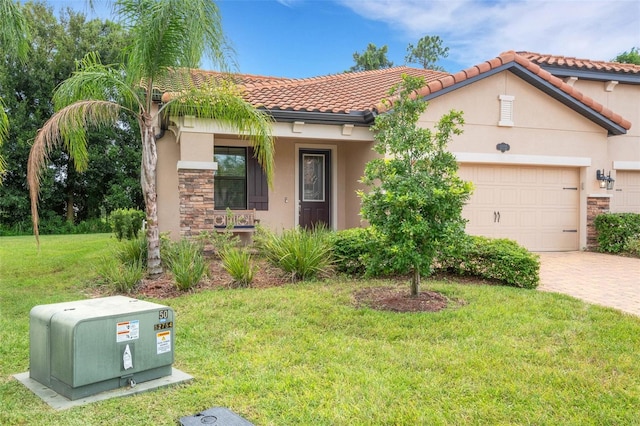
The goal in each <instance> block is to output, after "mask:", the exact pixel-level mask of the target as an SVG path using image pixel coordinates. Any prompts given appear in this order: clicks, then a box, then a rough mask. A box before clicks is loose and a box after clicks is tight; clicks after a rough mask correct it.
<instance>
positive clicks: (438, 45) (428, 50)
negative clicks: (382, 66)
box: [405, 35, 449, 71]
mask: <svg viewBox="0 0 640 426" xmlns="http://www.w3.org/2000/svg"><path fill="white" fill-rule="evenodd" d="M447 56H449V48H448V47H442V39H441V38H440V37H439V36H428V35H427V36H424V37H422V38H421V39H420V40H418V44H417V45H416V46H414V45H413V44H411V43H409V46H408V47H407V56H406V57H405V62H406V63H408V64H420V65H422V68H424V69H430V70H434V71H445V69H444V68H442V67H441V66H439V65H436V64H437V62H438V60H440V59H441V58H446V57H447Z"/></svg>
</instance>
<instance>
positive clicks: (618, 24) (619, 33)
mask: <svg viewBox="0 0 640 426" xmlns="http://www.w3.org/2000/svg"><path fill="white" fill-rule="evenodd" d="M336 1H337V2H338V3H340V4H342V5H343V6H346V7H348V8H349V9H351V10H352V11H353V12H355V13H357V14H359V15H361V16H363V17H364V18H366V19H370V20H373V21H379V22H383V23H385V24H387V25H388V26H389V28H391V29H392V31H394V32H396V33H398V34H402V36H403V37H404V38H406V40H407V42H415V41H417V40H418V39H419V38H420V37H422V36H424V35H439V36H440V37H441V38H442V39H443V40H444V45H446V46H449V48H450V52H449V59H450V60H452V61H455V62H458V63H461V64H467V65H472V64H475V63H478V62H482V61H484V60H487V59H490V58H492V57H494V56H496V55H498V54H500V53H501V52H503V51H506V50H512V49H513V50H528V51H533V52H539V53H549V54H555V55H563V56H575V57H580V58H588V59H593V60H610V59H612V58H613V57H615V56H616V55H618V54H619V53H621V52H623V51H628V50H629V49H631V48H632V47H634V46H640V2H639V1H637V0H580V1H577V0H550V1H549V0H521V1H507V0H503V1H495V0H494V1H487V0H447V1H427V0H368V1H362V0H336Z"/></svg>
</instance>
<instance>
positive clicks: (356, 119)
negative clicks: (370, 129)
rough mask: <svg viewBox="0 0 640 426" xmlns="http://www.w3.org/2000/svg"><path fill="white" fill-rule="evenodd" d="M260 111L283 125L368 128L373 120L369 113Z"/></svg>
mask: <svg viewBox="0 0 640 426" xmlns="http://www.w3.org/2000/svg"><path fill="white" fill-rule="evenodd" d="M260 109H261V110H263V111H265V112H266V113H267V114H269V115H271V116H272V117H273V118H274V120H276V121H278V122H285V123H288V122H294V121H304V122H305V123H314V124H353V125H359V126H368V125H370V124H371V123H373V121H374V119H375V117H374V115H373V113H372V112H371V111H354V112H350V113H348V114H346V113H336V112H318V111H288V110H269V109H264V108H260Z"/></svg>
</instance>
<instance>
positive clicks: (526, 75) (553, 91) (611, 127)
mask: <svg viewBox="0 0 640 426" xmlns="http://www.w3.org/2000/svg"><path fill="white" fill-rule="evenodd" d="M505 70H508V71H511V72H512V73H514V74H515V75H517V76H518V77H520V78H522V79H523V80H524V81H526V82H527V83H529V84H531V85H532V86H534V87H536V88H538V89H539V90H542V91H543V92H544V93H546V94H547V95H549V96H551V97H552V98H554V99H555V100H557V101H559V102H560V103H562V104H564V105H566V106H568V107H569V108H571V109H573V110H574V111H576V112H577V113H578V114H580V115H582V116H584V117H586V118H587V119H589V120H591V121H593V122H594V123H596V124H598V125H599V126H601V127H603V128H604V129H606V130H607V132H608V133H609V135H623V134H625V133H627V131H626V130H625V129H624V127H622V126H620V125H618V124H616V123H614V122H613V121H611V120H609V119H608V118H607V117H605V116H603V115H602V114H600V113H598V112H597V111H594V110H593V109H591V108H589V107H587V106H586V105H585V104H583V103H582V102H580V101H578V100H577V99H575V98H574V97H572V96H569V95H568V94H567V93H565V92H563V91H562V90H560V89H558V88H557V87H556V86H554V85H552V84H551V83H549V82H548V81H546V80H544V79H543V78H541V77H539V76H537V75H535V74H533V73H532V72H531V71H529V70H528V69H526V68H525V67H523V66H522V65H520V64H518V63H515V62H509V63H507V64H504V65H501V66H499V67H497V68H494V69H491V70H489V71H487V72H485V73H483V74H479V75H477V76H475V77H472V78H469V79H467V80H464V81H461V82H460V83H456V84H454V85H451V86H449V87H447V88H444V89H442V90H438V91H437V92H434V93H431V94H429V95H427V96H425V97H424V98H423V99H424V100H425V101H429V100H431V99H434V98H437V97H439V96H442V95H445V94H447V93H449V92H452V91H454V90H457V89H460V88H461V87H465V86H468V85H469V84H473V83H474V82H476V81H478V80H482V79H484V78H487V77H490V76H492V75H495V74H498V73H500V72H502V71H505Z"/></svg>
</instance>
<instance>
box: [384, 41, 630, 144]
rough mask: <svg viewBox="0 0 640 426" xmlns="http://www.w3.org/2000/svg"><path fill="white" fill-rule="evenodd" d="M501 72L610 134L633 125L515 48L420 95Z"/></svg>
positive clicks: (433, 94) (430, 96) (436, 93)
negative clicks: (527, 84)
mask: <svg viewBox="0 0 640 426" xmlns="http://www.w3.org/2000/svg"><path fill="white" fill-rule="evenodd" d="M502 71H510V72H512V73H514V74H515V75H517V76H518V77H520V78H522V79H523V80H525V81H526V82H528V83H529V84H531V85H532V86H534V87H536V88H538V89H540V90H541V91H543V92H544V93H546V94H548V95H549V96H551V97H552V98H554V99H556V100H557V101H559V102H561V103H562V104H564V105H566V106H568V107H569V108H571V109H573V110H575V111H576V112H578V113H579V114H581V115H583V116H584V117H586V118H588V119H589V120H591V121H593V122H594V123H596V124H598V125H600V126H602V127H603V128H605V129H607V131H608V132H609V134H610V135H620V134H624V133H626V131H627V130H629V129H630V128H631V122H629V121H628V120H625V119H624V118H623V117H622V116H620V115H619V114H616V113H614V112H613V111H611V110H610V109H608V108H606V107H605V106H604V105H602V104H600V103H598V102H596V101H595V100H593V99H592V98H590V97H588V96H586V95H584V94H582V93H581V92H580V91H578V90H576V89H575V88H573V87H572V86H570V85H568V84H566V83H565V82H564V81H562V80H561V79H560V78H558V77H556V76H554V75H552V74H551V73H550V72H549V71H546V70H544V69H542V68H541V67H540V66H539V65H537V64H535V63H533V62H532V61H530V60H529V59H527V58H525V57H524V56H521V55H519V54H518V53H516V52H514V51H508V52H504V53H502V54H500V56H498V57H497V58H494V59H491V60H490V61H486V62H483V63H481V64H478V65H475V66H473V67H471V68H467V69H466V70H463V71H460V72H458V73H456V74H451V75H448V76H446V77H444V78H441V79H438V80H436V81H432V82H430V83H428V84H427V85H426V86H425V87H423V88H422V89H421V90H420V91H419V92H418V96H421V97H422V98H424V99H425V100H427V101H428V100H429V99H433V98H436V97H438V96H442V95H444V94H446V93H449V92H451V91H453V90H456V89H459V88H461V87H464V86H467V85H469V84H472V83H473V82H475V81H478V80H481V79H483V78H486V77H489V76H492V75H495V74H497V73H500V72H502ZM391 102H393V99H391ZM377 110H378V112H384V111H385V110H386V107H385V106H384V105H383V104H378V106H377Z"/></svg>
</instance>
